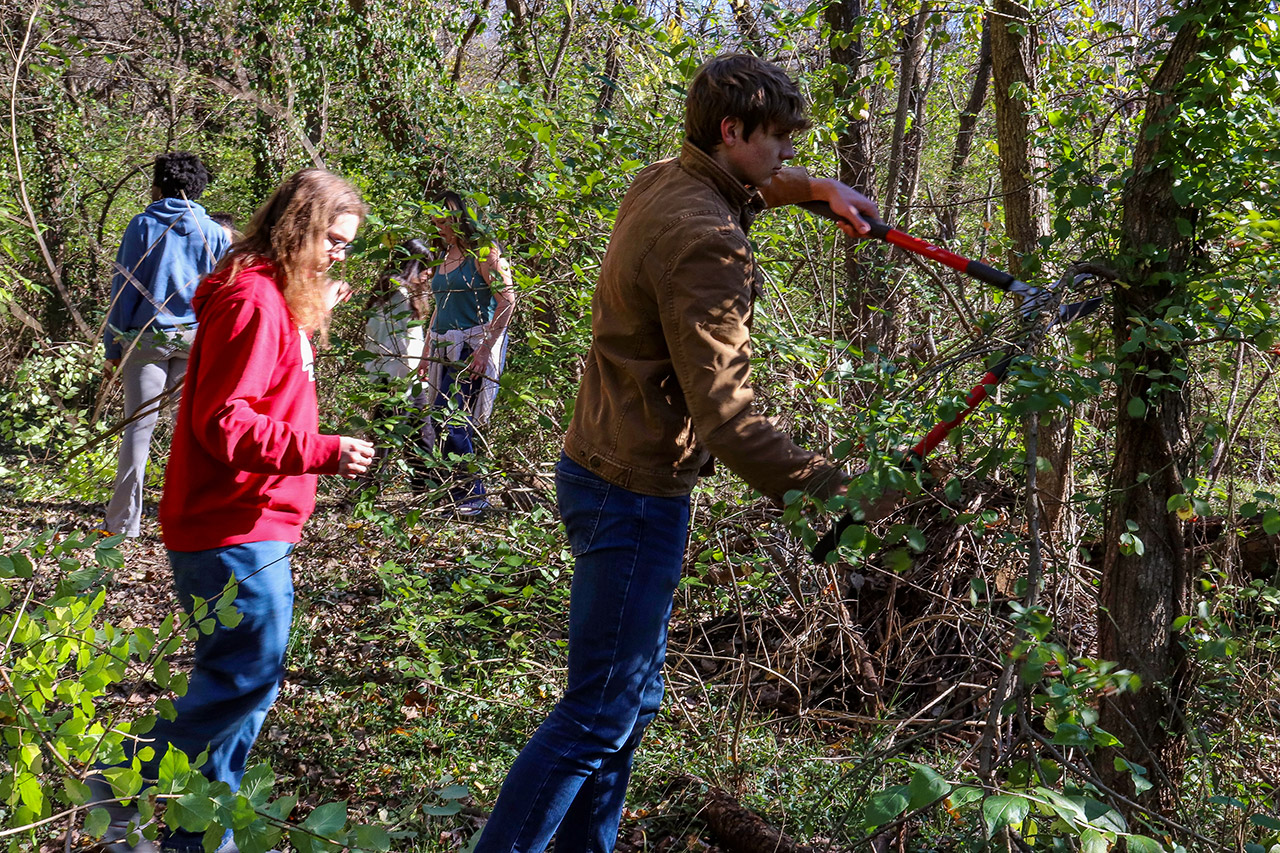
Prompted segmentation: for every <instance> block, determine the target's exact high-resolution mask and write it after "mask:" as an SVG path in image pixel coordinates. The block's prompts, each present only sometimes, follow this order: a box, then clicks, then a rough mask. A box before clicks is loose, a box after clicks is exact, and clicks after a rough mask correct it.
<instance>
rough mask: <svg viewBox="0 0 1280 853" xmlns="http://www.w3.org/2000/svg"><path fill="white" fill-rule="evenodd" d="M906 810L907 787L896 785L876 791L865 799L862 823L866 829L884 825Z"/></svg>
mask: <svg viewBox="0 0 1280 853" xmlns="http://www.w3.org/2000/svg"><path fill="white" fill-rule="evenodd" d="M906 810H907V787H906V786H905V785H896V786H894V787H892V788H889V789H888V790H884V791H876V792H875V793H874V794H872V795H871V799H869V800H868V801H867V810H866V812H865V813H864V814H863V816H862V823H863V825H864V826H866V827H867V828H868V829H870V828H871V827H874V826H884V825H885V824H886V823H888V822H889V821H891V820H893V819H894V818H896V817H897V816H898V815H900V814H902V813H903V812H905V811H906Z"/></svg>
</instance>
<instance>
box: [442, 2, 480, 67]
mask: <svg viewBox="0 0 1280 853" xmlns="http://www.w3.org/2000/svg"><path fill="white" fill-rule="evenodd" d="M489 3H490V0H485V2H484V5H483V6H482V7H481V8H480V11H479V12H476V13H475V15H474V16H472V18H471V23H470V24H468V25H467V31H466V32H464V33H463V34H462V38H461V39H459V40H458V50H457V52H456V53H455V54H454V56H453V71H452V72H450V73H449V79H450V80H451V81H453V83H454V85H457V84H458V82H459V81H461V80H462V62H463V60H464V59H465V58H466V55H467V45H469V44H471V40H472V39H473V38H475V37H476V33H478V32H479V31H480V25H481V24H483V23H484V17H483V16H484V15H486V14H488V12H489Z"/></svg>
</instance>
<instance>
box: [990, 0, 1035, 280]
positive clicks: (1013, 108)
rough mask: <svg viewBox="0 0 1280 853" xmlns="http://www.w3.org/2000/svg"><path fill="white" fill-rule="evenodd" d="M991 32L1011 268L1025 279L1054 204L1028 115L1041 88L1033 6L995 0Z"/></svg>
mask: <svg viewBox="0 0 1280 853" xmlns="http://www.w3.org/2000/svg"><path fill="white" fill-rule="evenodd" d="M990 30H991V68H992V76H993V77H994V78H995V106H996V140H997V142H998V143H999V145H1000V186H1001V193H1002V196H1003V199H1004V227H1005V233H1006V235H1007V236H1008V238H1009V244H1010V248H1009V259H1008V270H1009V272H1010V273H1012V274H1013V275H1014V276H1016V277H1017V278H1022V277H1023V275H1024V274H1025V266H1026V264H1025V263H1024V260H1023V259H1024V258H1025V257H1026V256H1027V255H1029V254H1031V253H1033V252H1035V251H1036V249H1037V248H1038V246H1039V241H1040V238H1041V237H1042V236H1043V235H1045V234H1047V233H1049V214H1048V206H1047V205H1046V201H1045V195H1044V191H1043V189H1041V188H1040V184H1039V182H1038V181H1037V179H1036V175H1035V171H1036V163H1037V161H1039V160H1040V159H1041V155H1040V152H1039V151H1037V150H1036V149H1035V148H1034V147H1033V145H1032V131H1033V128H1032V126H1031V120H1030V118H1029V116H1028V115H1027V110H1028V109H1029V108H1030V103H1029V101H1030V97H1031V93H1032V92H1034V91H1035V88H1036V51H1035V45H1036V31H1035V26H1034V24H1033V23H1032V21H1031V19H1030V17H1029V16H1028V12H1027V8H1026V7H1025V6H1022V5H1020V4H1018V3H1016V2H1014V0H995V2H994V5H993V7H992V12H991V27H990Z"/></svg>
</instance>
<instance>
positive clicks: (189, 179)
mask: <svg viewBox="0 0 1280 853" xmlns="http://www.w3.org/2000/svg"><path fill="white" fill-rule="evenodd" d="M152 183H153V184H154V185H155V186H157V187H159V188H160V194H161V195H162V196H164V197H165V198H183V197H185V198H188V199H190V200H191V201H195V200H196V199H198V198H200V196H201V194H203V193H204V188H205V187H207V186H209V170H208V168H206V167H205V165H204V163H203V162H202V161H201V160H200V158H199V157H198V156H196V155H195V154H192V153H191V152H190V151H171V152H170V153H168V154H161V155H160V156H159V157H157V158H156V171H155V178H154V180H153V181H152Z"/></svg>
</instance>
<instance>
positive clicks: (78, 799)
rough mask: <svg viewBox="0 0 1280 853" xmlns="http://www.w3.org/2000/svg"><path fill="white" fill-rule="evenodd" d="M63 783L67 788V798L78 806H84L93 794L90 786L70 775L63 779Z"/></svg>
mask: <svg viewBox="0 0 1280 853" xmlns="http://www.w3.org/2000/svg"><path fill="white" fill-rule="evenodd" d="M62 784H63V787H65V788H66V789H67V799H68V800H70V801H71V802H72V803H74V804H75V805H77V806H83V805H84V804H85V803H87V802H89V799H90V798H91V797H92V796H93V792H92V791H90V790H89V786H88V785H86V784H85V783H83V782H81V781H80V780H79V779H74V778H71V777H68V778H66V779H64V780H62Z"/></svg>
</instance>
